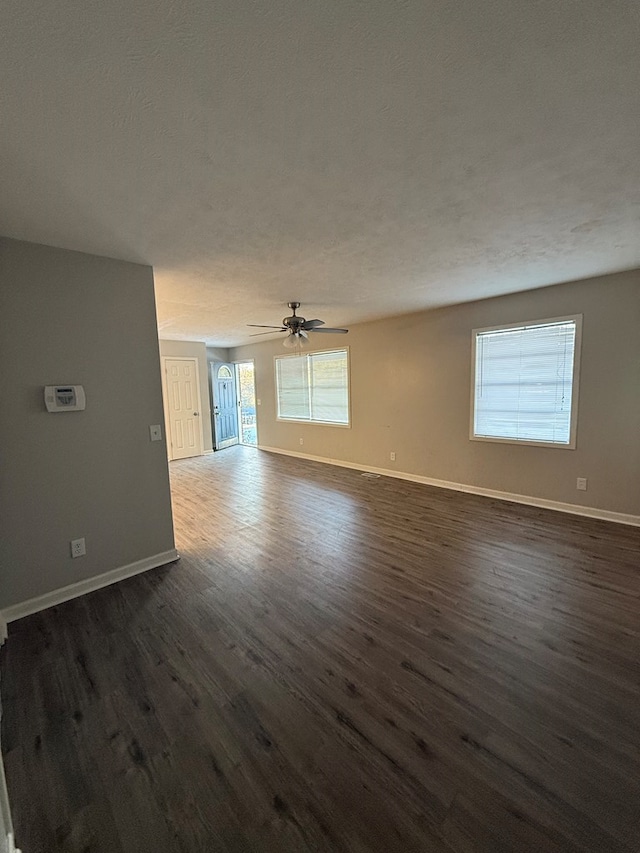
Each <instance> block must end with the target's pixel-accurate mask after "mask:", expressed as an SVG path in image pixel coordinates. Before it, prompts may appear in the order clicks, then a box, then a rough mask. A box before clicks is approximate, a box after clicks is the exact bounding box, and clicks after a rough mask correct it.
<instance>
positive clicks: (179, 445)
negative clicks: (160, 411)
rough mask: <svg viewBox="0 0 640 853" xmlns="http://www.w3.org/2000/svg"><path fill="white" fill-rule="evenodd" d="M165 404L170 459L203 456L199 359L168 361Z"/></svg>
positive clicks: (168, 359)
mask: <svg viewBox="0 0 640 853" xmlns="http://www.w3.org/2000/svg"><path fill="white" fill-rule="evenodd" d="M163 361H164V379H165V392H166V393H165V404H166V409H167V424H168V429H169V440H170V443H171V445H170V455H169V458H170V459H185V458H186V457H187V456H201V455H202V429H201V427H200V387H199V380H198V362H197V361H196V359H195V358H165V359H163Z"/></svg>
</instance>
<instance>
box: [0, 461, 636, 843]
mask: <svg viewBox="0 0 640 853" xmlns="http://www.w3.org/2000/svg"><path fill="white" fill-rule="evenodd" d="M171 478H172V487H173V499H174V512H175V523H176V532H177V540H178V541H177V545H178V549H179V551H180V553H181V555H182V559H181V560H180V562H179V563H176V564H173V565H170V566H166V567H163V568H161V569H158V570H155V571H152V572H148V573H146V574H144V575H140V576H138V577H135V578H131V579H129V580H126V581H123V582H121V583H119V584H117V585H115V586H112V587H109V588H107V589H104V590H101V591H99V592H96V593H93V594H91V595H88V596H85V597H83V598H80V599H76V600H74V601H70V602H68V603H66V604H64V605H62V606H59V607H55V608H52V609H50V610H47V611H45V612H43V613H40V614H36V615H34V616H31V617H29V618H27V619H24V620H21V621H20V622H17V623H14V624H13V625H11V626H10V637H9V640H8V642H7V643H6V644H5V647H4V648H3V651H2V658H1V664H2V682H1V683H2V698H3V705H4V719H3V726H2V744H3V750H4V753H5V765H6V772H7V777H8V784H9V791H10V797H11V800H12V805H13V814H14V821H15V826H16V834H17V840H18V843H19V844H20V846H21V847H22V849H23V853H56V851H64V853H107V851H108V853H118V852H119V851H120V853H174V851H176V853H178V851H186V852H187V853H196V851H207V852H208V851H211V853H216V851H254V852H255V851H260V853H261V852H262V851H274V853H275V852H276V851H277V853H287V852H288V851H296V853H300V851H354V853H359V851H362V852H363V853H364V851H385V852H386V851H403V853H407V851H429V853H440V852H441V851H442V852H443V853H444V851H449V853H451V851H460V853H485V851H486V853H529V851H530V853H534V851H535V853H561V851H563V853H564V852H565V851H566V853H577V852H578V851H593V853H595V851H597V853H637V851H638V850H640V677H639V676H640V672H639V661H640V618H639V617H640V530H638V529H633V528H629V527H624V526H620V525H614V524H609V523H605V522H599V521H591V520H587V519H583V518H576V517H572V516H568V515H561V514H557V513H553V512H550V511H545V510H538V509H534V508H530V507H524V506H519V505H515V504H507V503H503V502H498V501H492V500H490V499H486V498H481V497H476V496H473V495H465V494H460V493H454V492H448V491H444V490H439V489H435V488H430V487H427V486H421V485H416V484H412V483H407V482H402V481H397V480H391V479H385V478H380V479H367V478H365V477H363V476H361V474H360V473H358V472H355V471H349V470H347V469H342V468H333V467H329V466H324V465H320V464H317V463H312V462H306V461H301V460H297V459H291V458H286V457H279V456H275V455H270V454H267V453H263V452H260V451H256V450H254V449H251V448H231V449H229V450H225V451H223V452H221V453H217V454H214V455H213V456H207V457H202V458H199V459H193V460H183V461H181V462H176V463H172V465H171Z"/></svg>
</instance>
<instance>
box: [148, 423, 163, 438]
mask: <svg viewBox="0 0 640 853" xmlns="http://www.w3.org/2000/svg"><path fill="white" fill-rule="evenodd" d="M149 437H150V438H151V441H162V427H161V426H160V424H152V425H151V426H150V427H149Z"/></svg>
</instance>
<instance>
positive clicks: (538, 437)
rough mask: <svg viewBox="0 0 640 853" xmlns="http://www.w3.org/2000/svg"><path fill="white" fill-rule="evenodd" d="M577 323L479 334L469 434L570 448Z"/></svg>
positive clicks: (570, 322) (549, 324)
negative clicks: (473, 401) (471, 423)
mask: <svg viewBox="0 0 640 853" xmlns="http://www.w3.org/2000/svg"><path fill="white" fill-rule="evenodd" d="M575 341H576V323H575V321H574V320H569V321H563V322H558V323H548V324H544V325H539V326H528V327H519V328H512V329H503V330H499V331H488V332H479V333H477V336H476V380H475V409H474V434H475V435H477V436H484V437H487V438H510V439H517V440H521V441H540V442H549V443H552V444H569V443H570V441H571V401H572V391H573V388H572V384H573V361H574V354H575Z"/></svg>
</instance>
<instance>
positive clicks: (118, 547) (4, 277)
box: [0, 239, 174, 608]
mask: <svg viewBox="0 0 640 853" xmlns="http://www.w3.org/2000/svg"><path fill="white" fill-rule="evenodd" d="M0 364H2V383H1V384H2V401H3V404H2V406H1V407H0V437H1V439H2V443H1V447H2V465H1V468H0V533H1V537H0V539H1V544H0V608H3V607H6V606H9V605H12V604H16V603H19V602H22V601H25V600H28V599H30V598H33V597H36V596H39V595H42V594H44V593H46V592H50V591H53V590H55V589H58V588H60V587H63V586H66V585H68V584H72V583H75V582H77V581H81V580H85V579H88V578H92V577H94V576H96V575H99V574H102V573H104V572H107V571H110V570H112V569H116V568H120V567H123V566H126V565H129V564H130V563H133V562H136V561H138V560H142V559H145V558H150V557H153V556H154V555H157V554H161V553H163V552H165V551H168V550H171V549H172V548H173V547H174V541H173V524H172V518H171V502H170V494H169V480H168V471H167V458H166V447H165V443H164V441H162V442H151V441H150V439H149V425H150V424H157V423H162V422H163V410H162V395H161V389H160V365H159V357H158V338H157V329H156V315H155V301H154V292H153V274H152V270H151V268H150V267H145V266H140V265H138V264H130V263H124V262H121V261H114V260H110V259H108V258H99V257H95V256H93V255H86V254H81V253H79V252H68V251H64V250H61V249H52V248H49V247H47V246H40V245H36V244H33V243H23V242H19V241H15V240H6V239H0ZM67 382H68V383H77V384H81V385H84V388H85V392H86V397H87V408H86V410H85V411H84V412H68V413H60V414H49V413H48V412H47V411H46V409H45V406H44V400H43V387H44V386H45V385H49V384H59V383H67ZM79 537H85V539H86V544H87V555H86V556H85V557H81V558H78V559H71V557H70V555H69V541H70V540H71V539H75V538H79Z"/></svg>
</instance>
